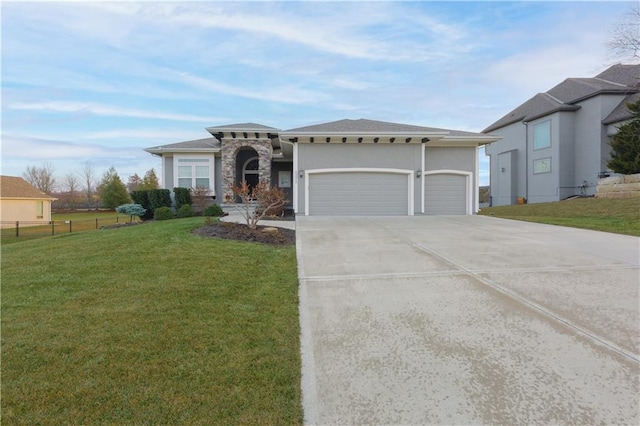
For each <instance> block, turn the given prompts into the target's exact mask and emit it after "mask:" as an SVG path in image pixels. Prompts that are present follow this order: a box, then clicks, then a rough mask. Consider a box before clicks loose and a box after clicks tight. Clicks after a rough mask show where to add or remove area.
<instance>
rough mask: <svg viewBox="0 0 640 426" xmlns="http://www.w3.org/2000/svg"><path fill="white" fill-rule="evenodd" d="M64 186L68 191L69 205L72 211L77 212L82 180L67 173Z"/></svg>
mask: <svg viewBox="0 0 640 426" xmlns="http://www.w3.org/2000/svg"><path fill="white" fill-rule="evenodd" d="M62 184H63V185H64V187H65V189H66V191H67V204H68V205H69V208H70V209H72V210H75V208H76V198H77V196H78V190H79V189H80V179H79V178H78V176H77V175H75V174H74V173H67V174H66V175H65V177H64V179H63V180H62Z"/></svg>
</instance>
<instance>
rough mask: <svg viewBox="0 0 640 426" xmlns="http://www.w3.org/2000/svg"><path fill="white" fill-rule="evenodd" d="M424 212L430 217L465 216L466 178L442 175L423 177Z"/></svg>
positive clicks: (463, 176)
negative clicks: (440, 215)
mask: <svg viewBox="0 0 640 426" xmlns="http://www.w3.org/2000/svg"><path fill="white" fill-rule="evenodd" d="M424 211H425V213H426V214H431V215H439V214H442V215H456V214H467V177H466V176H465V175H454V174H444V173H443V174H434V175H427V176H425V177H424Z"/></svg>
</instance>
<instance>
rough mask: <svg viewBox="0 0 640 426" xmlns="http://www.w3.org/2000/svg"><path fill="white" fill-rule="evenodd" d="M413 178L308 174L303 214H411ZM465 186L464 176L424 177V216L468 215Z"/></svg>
mask: <svg viewBox="0 0 640 426" xmlns="http://www.w3.org/2000/svg"><path fill="white" fill-rule="evenodd" d="M413 176H414V174H413V171H400V170H398V171H394V172H390V171H371V170H365V171H362V170H360V171H349V170H344V169H341V170H331V171H329V170H326V171H310V172H309V173H308V175H307V182H306V183H307V185H308V186H307V187H306V188H305V196H306V206H305V207H306V212H307V214H309V215H325V216H326V215H333V216H343V215H362V216H368V215H370V216H383V215H407V214H413V212H414V209H415V207H414V200H413V196H412V194H413V186H414V181H415V183H420V182H421V181H420V180H418V179H415V178H414V177H413ZM469 186H470V184H469V176H468V175H467V173H450V172H449V173H429V174H427V175H426V176H424V193H423V197H424V213H425V214H431V215H464V214H469V202H470V201H469V200H470V198H469ZM418 192H420V191H418ZM419 204H420V202H419V201H418V205H419ZM415 210H416V211H420V210H421V209H415Z"/></svg>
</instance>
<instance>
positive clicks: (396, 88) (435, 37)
mask: <svg viewBox="0 0 640 426" xmlns="http://www.w3.org/2000/svg"><path fill="white" fill-rule="evenodd" d="M0 7H1V15H2V17H1V19H2V63H1V67H2V100H1V103H2V123H1V125H2V164H1V173H2V174H3V175H14V176H20V175H22V173H23V172H24V170H25V168H26V167H27V166H28V165H41V164H42V163H44V162H50V163H51V164H53V165H54V167H55V169H56V176H58V177H59V178H62V176H64V175H65V174H67V173H69V172H72V171H75V170H78V169H80V167H81V166H82V165H83V164H84V163H86V162H87V161H91V162H92V164H93V165H94V167H95V169H96V171H97V172H98V173H99V174H102V172H103V171H104V170H106V169H107V168H109V167H110V166H114V167H115V168H116V169H117V171H118V173H119V174H120V176H121V177H122V178H123V180H125V181H126V179H127V178H128V176H130V175H132V174H133V173H138V175H140V176H142V175H143V174H144V173H145V171H146V170H148V169H150V168H152V167H154V168H155V169H156V171H159V170H160V168H161V163H160V161H159V160H158V159H157V158H156V157H153V156H151V155H150V154H147V153H146V152H144V151H143V148H145V147H151V146H157V145H161V144H167V143H174V142H180V141H185V140H191V139H199V138H202V137H206V136H208V133H206V131H205V130H204V128H205V127H207V126H217V125H223V124H231V123H239V122H256V123H260V124H265V125H269V126H274V127H278V128H282V129H289V128H294V127H299V126H303V125H308V124H315V123H321V122H327V121H333V120H339V119H343V118H351V119H357V118H367V119H373V120H383V121H391V122H398V123H406V124H415V125H424V126H430V127H441V128H449V129H457V130H467V131H475V132H479V131H481V130H482V129H484V128H485V127H487V126H488V125H490V124H491V123H493V122H494V121H496V120H497V119H499V118H500V117H502V116H503V115H504V114H506V113H507V112H509V111H510V110H511V109H513V108H514V107H516V106H517V105H519V104H521V103H522V102H524V101H526V100H527V99H529V98H530V97H532V96H533V95H535V94H536V93H538V92H544V91H546V90H548V89H550V88H551V87H553V86H554V85H555V84H557V83H560V82H561V81H562V80H564V79H565V78H567V77H590V76H593V75H595V74H597V73H599V72H600V71H602V70H603V69H605V68H606V67H607V66H608V65H610V64H611V63H612V61H611V59H610V58H608V56H607V51H606V47H605V43H606V41H607V40H608V38H609V34H610V33H609V32H610V30H611V27H612V26H613V25H614V24H615V22H617V21H619V20H620V19H621V17H622V16H623V14H624V13H625V11H626V10H627V8H628V3H626V2H283V3H279V2H175V3H173V2H172V3H169V2H163V1H155V2H141V3H131V2H104V3H97V2H64V3H53V2H40V3H28V2H7V1H5V2H3V3H2V5H1V6H0ZM487 162H488V160H487V159H486V158H484V157H481V168H482V170H481V184H487V183H488V168H487ZM59 180H61V179H59Z"/></svg>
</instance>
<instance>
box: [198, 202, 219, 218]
mask: <svg viewBox="0 0 640 426" xmlns="http://www.w3.org/2000/svg"><path fill="white" fill-rule="evenodd" d="M223 214H224V212H223V211H222V207H220V206H219V205H217V204H211V205H210V206H208V207H207V208H205V209H204V212H203V213H202V215H203V216H222V215H223Z"/></svg>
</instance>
